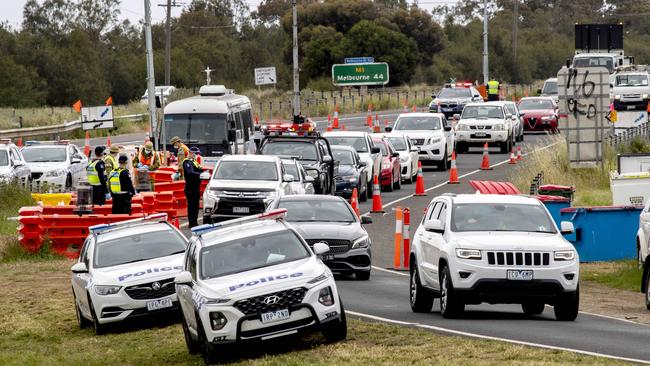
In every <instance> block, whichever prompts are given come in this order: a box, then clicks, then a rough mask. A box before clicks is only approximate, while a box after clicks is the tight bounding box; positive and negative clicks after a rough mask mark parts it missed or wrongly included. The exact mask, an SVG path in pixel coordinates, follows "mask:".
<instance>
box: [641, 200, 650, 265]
mask: <svg viewBox="0 0 650 366" xmlns="http://www.w3.org/2000/svg"><path fill="white" fill-rule="evenodd" d="M639 229H641V231H642V233H643V241H644V242H643V243H639V245H640V246H641V247H640V248H639V249H641V255H642V259H643V260H645V257H646V256H647V255H648V252H649V248H650V199H649V200H648V202H647V203H646V205H645V207H644V208H643V211H642V212H641V215H640V217H639Z"/></svg>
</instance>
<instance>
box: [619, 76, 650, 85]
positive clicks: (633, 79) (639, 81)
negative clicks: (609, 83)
mask: <svg viewBox="0 0 650 366" xmlns="http://www.w3.org/2000/svg"><path fill="white" fill-rule="evenodd" d="M616 86H648V75H642V74H630V75H618V76H617V77H616Z"/></svg>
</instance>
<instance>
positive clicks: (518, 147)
mask: <svg viewBox="0 0 650 366" xmlns="http://www.w3.org/2000/svg"><path fill="white" fill-rule="evenodd" d="M523 159H524V156H523V155H521V146H517V160H523Z"/></svg>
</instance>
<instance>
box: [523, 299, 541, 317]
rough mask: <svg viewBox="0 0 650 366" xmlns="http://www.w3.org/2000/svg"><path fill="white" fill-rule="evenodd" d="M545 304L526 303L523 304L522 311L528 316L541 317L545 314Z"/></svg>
mask: <svg viewBox="0 0 650 366" xmlns="http://www.w3.org/2000/svg"><path fill="white" fill-rule="evenodd" d="M544 306H545V305H544V303H543V302H526V303H523V304H521V310H523V312H524V313H526V314H528V315H539V314H541V313H543V312H544Z"/></svg>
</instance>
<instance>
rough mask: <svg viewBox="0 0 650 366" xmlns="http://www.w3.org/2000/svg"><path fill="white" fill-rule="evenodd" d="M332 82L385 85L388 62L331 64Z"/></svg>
mask: <svg viewBox="0 0 650 366" xmlns="http://www.w3.org/2000/svg"><path fill="white" fill-rule="evenodd" d="M332 82H333V83H334V85H338V86H359V85H386V84H388V64H387V63H385V62H374V63H368V64H337V65H333V66H332Z"/></svg>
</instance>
